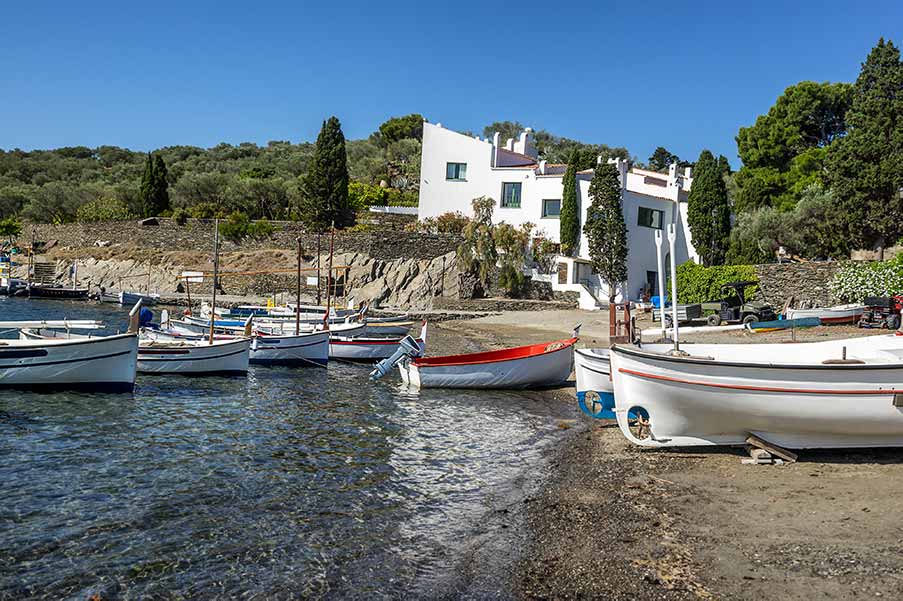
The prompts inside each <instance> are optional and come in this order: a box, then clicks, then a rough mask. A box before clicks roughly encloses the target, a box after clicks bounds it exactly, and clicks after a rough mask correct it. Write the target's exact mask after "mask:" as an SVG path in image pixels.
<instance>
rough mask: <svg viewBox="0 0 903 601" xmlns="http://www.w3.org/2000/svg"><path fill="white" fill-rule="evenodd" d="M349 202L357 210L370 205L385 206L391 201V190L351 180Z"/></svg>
mask: <svg viewBox="0 0 903 601" xmlns="http://www.w3.org/2000/svg"><path fill="white" fill-rule="evenodd" d="M348 202H350V203H351V206H352V207H354V209H355V210H356V211H360V210H363V209H367V208H369V207H384V206H386V203H388V202H389V191H388V190H386V189H385V188H381V187H380V186H374V185H373V184H365V183H363V182H349V183H348Z"/></svg>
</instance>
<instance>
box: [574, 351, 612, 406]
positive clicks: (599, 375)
mask: <svg viewBox="0 0 903 601" xmlns="http://www.w3.org/2000/svg"><path fill="white" fill-rule="evenodd" d="M608 352H609V351H608V349H607V348H578V349H574V375H575V376H576V380H577V404H578V405H579V406H580V409H581V410H582V411H583V412H584V413H586V414H587V415H590V416H592V417H597V418H607V419H614V417H615V413H614V409H615V395H614V387H613V385H612V383H611V364H610V363H609V358H608Z"/></svg>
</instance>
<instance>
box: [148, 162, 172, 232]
mask: <svg viewBox="0 0 903 601" xmlns="http://www.w3.org/2000/svg"><path fill="white" fill-rule="evenodd" d="M168 176H169V171H168V170H167V169H166V163H165V162H163V157H161V156H160V155H157V156H156V157H154V170H153V181H154V186H153V188H154V193H153V206H152V210H151V214H150V215H148V217H151V216H154V215H159V214H161V213H163V212H164V211H168V210H169V182H168V181H167V177H168Z"/></svg>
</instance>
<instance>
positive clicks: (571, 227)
mask: <svg viewBox="0 0 903 601" xmlns="http://www.w3.org/2000/svg"><path fill="white" fill-rule="evenodd" d="M577 161H578V156H577V153H576V152H574V153H572V154H571V158H570V160H569V161H568V168H567V171H565V173H564V180H563V191H562V193H561V216H560V218H559V222H558V227H559V235H560V240H561V252H562V254H565V255H568V256H573V254H574V253H575V252H577V251H578V250H579V246H580V208H579V207H578V206H577Z"/></svg>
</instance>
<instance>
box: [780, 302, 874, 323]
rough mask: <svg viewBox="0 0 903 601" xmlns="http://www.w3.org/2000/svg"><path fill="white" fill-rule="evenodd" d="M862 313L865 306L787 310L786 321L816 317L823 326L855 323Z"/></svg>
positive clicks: (853, 305)
mask: <svg viewBox="0 0 903 601" xmlns="http://www.w3.org/2000/svg"><path fill="white" fill-rule="evenodd" d="M863 311H865V305H857V304H852V305H836V306H834V307H819V308H816V309H787V319H801V318H804V317H818V318H819V319H821V322H822V323H825V324H838V323H856V322H857V321H859V318H860V317H862V313H863Z"/></svg>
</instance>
